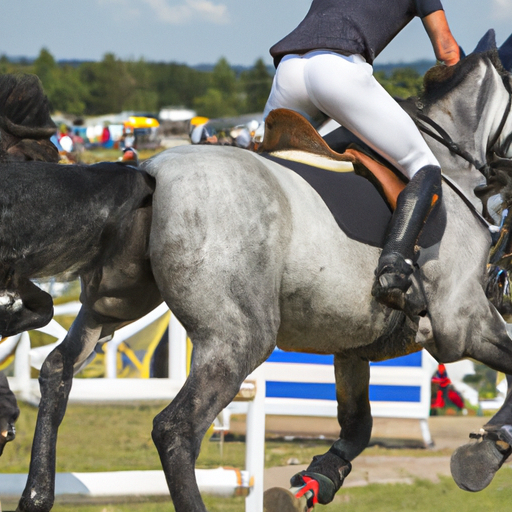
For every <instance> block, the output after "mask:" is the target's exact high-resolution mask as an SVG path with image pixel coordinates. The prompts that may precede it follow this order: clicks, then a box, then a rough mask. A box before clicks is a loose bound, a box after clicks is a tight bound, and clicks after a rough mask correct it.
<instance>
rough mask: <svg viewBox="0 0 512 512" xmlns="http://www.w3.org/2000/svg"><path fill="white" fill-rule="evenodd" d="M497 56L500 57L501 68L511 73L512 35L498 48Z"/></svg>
mask: <svg viewBox="0 0 512 512" xmlns="http://www.w3.org/2000/svg"><path fill="white" fill-rule="evenodd" d="M498 55H499V56H500V60H501V63H502V64H503V67H504V68H505V69H506V70H507V71H508V72H509V73H512V34H511V35H510V37H509V38H508V39H507V40H506V41H505V42H504V43H503V44H502V45H501V46H500V47H499V49H498Z"/></svg>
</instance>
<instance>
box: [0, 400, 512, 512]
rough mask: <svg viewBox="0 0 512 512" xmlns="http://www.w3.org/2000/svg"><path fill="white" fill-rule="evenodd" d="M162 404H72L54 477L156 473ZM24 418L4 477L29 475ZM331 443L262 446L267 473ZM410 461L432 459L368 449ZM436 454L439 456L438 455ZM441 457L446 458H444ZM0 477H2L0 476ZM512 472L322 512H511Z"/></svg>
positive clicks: (30, 425)
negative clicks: (475, 487)
mask: <svg viewBox="0 0 512 512" xmlns="http://www.w3.org/2000/svg"><path fill="white" fill-rule="evenodd" d="M165 405H166V404H164V403H152V404H145V405H131V406H115V407H112V406H90V405H88V406H86V405H74V404H72V405H70V406H69V407H68V411H67V413H66V416H65V418H64V421H63V423H62V426H61V428H60V431H59V442H58V446H57V470H58V471H60V472H67V471H77V472H79V471H114V470H130V469H160V461H159V459H158V455H157V453H156V449H155V447H154V446H153V443H152V441H151V436H150V432H151V428H152V420H153V417H154V416H155V415H156V414H157V413H158V412H159V411H160V410H161V409H162V408H163V407H165ZM20 408H21V416H20V419H19V421H18V423H17V437H16V440H15V441H14V442H12V443H9V444H8V445H7V447H6V449H5V451H4V454H3V456H2V458H1V459H0V472H1V473H26V472H27V471H28V464H29V457H30V448H31V440H32V435H33V431H34V426H35V420H36V414H37V409H36V408H34V407H31V406H28V405H26V404H23V403H22V404H20ZM329 444H330V443H329V442H328V441H318V440H315V441H314V440H312V441H295V442H282V441H278V440H268V441H267V443H266V450H265V458H266V466H267V467H269V466H275V465H284V464H286V461H287V460H288V458H290V457H292V456H293V457H296V458H298V459H299V461H300V462H304V463H305V462H308V461H309V460H311V457H312V455H314V454H318V453H322V452H324V451H325V450H326V449H327V447H328V446H329ZM244 453H245V444H244V443H243V442H241V441H235V442H226V443H224V445H223V452H222V456H221V451H220V445H219V443H218V442H211V441H206V442H204V443H203V446H202V450H201V455H200V457H199V461H198V466H199V467H218V466H219V465H225V466H235V467H243V465H244ZM371 454H375V455H383V454H385V455H389V456H393V455H397V456H406V455H407V456H410V455H415V456H417V457H419V458H421V457H430V456H435V455H436V453H434V452H432V451H428V450H399V449H394V450H388V449H383V448H379V447H373V448H370V449H368V450H366V451H365V455H371ZM440 454H441V453H439V452H437V455H440ZM443 454H444V453H443ZM0 478H1V475H0ZM511 481H512V469H510V468H508V467H505V468H503V469H501V470H500V471H499V472H498V475H497V476H496V478H495V480H494V481H493V482H492V484H491V485H490V486H489V488H488V489H486V490H484V491H482V492H481V493H476V494H471V493H467V492H464V491H461V490H460V489H458V488H457V486H456V485H455V484H454V483H453V481H452V480H451V479H450V478H441V481H440V483H438V484H434V483H431V482H430V481H417V482H415V483H414V484H413V485H403V484H396V485H378V484H374V485H368V486H366V487H360V488H347V489H342V490H341V491H340V492H339V493H338V495H337V496H336V498H335V501H334V502H333V503H332V504H330V505H329V506H327V507H318V510H319V512H321V511H323V510H325V511H326V512H342V511H343V512H397V511H407V512H409V511H414V512H453V511H454V510H460V511H464V512H482V511H489V510H493V511H494V510H496V511H501V510H509V509H510V503H511V501H512V485H511V483H510V482H511ZM205 502H206V504H207V508H208V510H209V511H210V512H217V511H219V512H221V511H222V512H241V511H243V510H244V499H243V498H240V497H236V498H229V499H221V498H214V497H208V496H207V497H205ZM2 507H3V508H2V510H3V511H4V512H6V511H9V510H14V508H15V503H5V502H3V503H2ZM53 510H54V511H55V512H64V511H66V512H67V511H74V512H161V511H162V512H163V511H166V512H169V510H171V511H172V510H174V509H173V508H172V507H171V506H170V503H169V500H168V499H163V498H158V499H151V498H148V499H145V500H137V501H135V502H133V501H132V502H130V503H120V502H113V503H100V502H96V503H95V504H90V503H89V504H76V503H73V504H70V503H64V502H60V503H57V504H56V506H55V507H54V509H53Z"/></svg>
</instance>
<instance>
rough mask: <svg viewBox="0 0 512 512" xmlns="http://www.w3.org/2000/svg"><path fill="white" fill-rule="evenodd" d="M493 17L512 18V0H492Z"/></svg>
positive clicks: (500, 18)
mask: <svg viewBox="0 0 512 512" xmlns="http://www.w3.org/2000/svg"><path fill="white" fill-rule="evenodd" d="M492 17H493V18H494V19H499V20H503V19H504V18H510V19H512V2H511V1H510V0H492Z"/></svg>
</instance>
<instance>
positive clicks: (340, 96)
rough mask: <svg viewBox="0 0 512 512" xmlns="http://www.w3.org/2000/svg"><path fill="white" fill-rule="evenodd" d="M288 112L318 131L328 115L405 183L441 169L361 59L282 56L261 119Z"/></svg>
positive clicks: (328, 54) (320, 54)
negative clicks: (420, 173)
mask: <svg viewBox="0 0 512 512" xmlns="http://www.w3.org/2000/svg"><path fill="white" fill-rule="evenodd" d="M276 108H287V109H290V110H294V111H296V112H298V113H299V114H302V115H303V116H304V117H306V118H307V119H308V120H309V121H310V122H311V123H312V124H313V126H315V128H317V127H318V126H319V125H320V124H321V122H322V121H324V120H325V117H326V116H328V117H330V118H332V119H334V120H335V121H337V122H338V123H340V124H341V125H343V126H344V127H345V128H347V129H349V130H350V131H351V132H352V133H354V134H355V135H357V136H358V137H359V138H360V139H361V140H363V141H364V142H366V144H368V145H369V146H370V147H371V148H372V149H374V150H375V151H377V152H378V153H379V154H380V155H382V156H383V157H384V158H385V159H386V160H388V161H389V162H391V163H392V164H393V165H395V166H396V167H397V168H398V169H399V170H400V171H402V172H403V173H404V174H405V175H406V176H407V177H408V178H412V176H413V175H414V174H415V173H416V172H417V171H418V170H420V169H421V168H422V167H423V166H425V165H436V166H439V162H438V161H437V159H436V157H435V156H434V154H433V153H432V151H431V150H430V148H429V147H428V146H427V144H426V142H425V141H424V140H423V137H422V136H421V135H420V133H419V131H418V129H417V128H416V126H415V124H414V122H413V121H412V119H411V118H410V117H409V116H408V115H407V114H406V113H405V111H404V110H402V108H401V107H400V106H399V105H398V103H397V102H396V101H395V100H394V99H393V98H392V97H391V96H390V95H389V94H388V93H387V92H386V90H385V89H384V88H383V87H382V86H381V85H380V84H379V83H378V82H377V80H376V79H375V77H374V76H373V68H372V66H371V65H370V64H368V63H367V62H366V61H365V59H364V58H363V57H362V56H361V55H351V56H348V57H346V56H344V55H340V54H338V53H334V52H331V51H328V50H317V51H312V52H309V53H306V54H304V55H286V56H285V57H284V58H283V59H282V60H281V62H280V63H279V66H278V67H277V71H276V75H275V77H274V82H273V84H272V90H271V92H270V96H269V99H268V101H267V105H266V106H265V111H264V118H266V117H267V115H268V113H269V112H270V111H271V110H274V109H276Z"/></svg>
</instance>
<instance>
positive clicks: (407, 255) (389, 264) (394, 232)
mask: <svg viewBox="0 0 512 512" xmlns="http://www.w3.org/2000/svg"><path fill="white" fill-rule="evenodd" d="M440 199H441V169H440V168H439V167H437V166H435V165H426V166H425V167H422V168H421V169H420V170H419V171H418V172H417V173H416V174H415V175H414V176H413V177H412V179H411V181H410V182H409V184H408V185H407V187H405V189H404V190H403V191H402V192H401V193H400V195H399V196H398V200H397V205H396V209H395V212H394V213H393V217H392V218H391V222H390V225H389V227H388V233H387V236H386V242H385V244H384V249H382V253H381V255H380V258H379V264H378V266H377V270H376V271H375V282H374V283H373V288H372V295H373V296H374V297H375V299H376V300H377V301H378V302H380V303H381V304H384V305H385V306H388V307H390V308H393V309H400V310H401V309H403V308H404V305H405V292H406V291H407V290H408V289H409V286H410V285H411V275H412V273H413V271H414V267H413V263H414V247H415V245H416V242H417V240H418V237H419V235H420V233H421V230H422V228H423V226H424V224H425V221H426V220H427V217H428V215H429V213H430V211H431V210H432V208H433V206H434V205H435V203H436V202H437V201H438V200H440Z"/></svg>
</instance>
